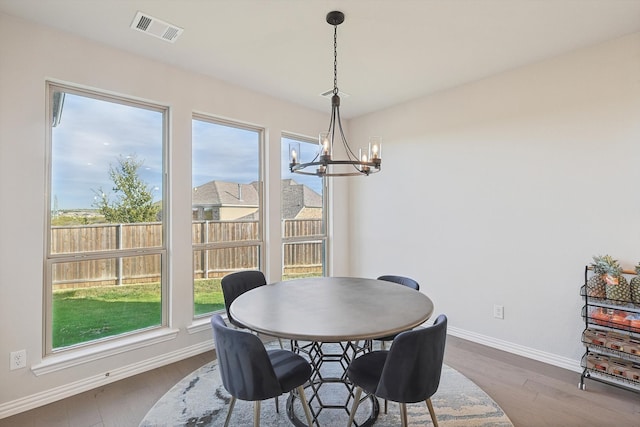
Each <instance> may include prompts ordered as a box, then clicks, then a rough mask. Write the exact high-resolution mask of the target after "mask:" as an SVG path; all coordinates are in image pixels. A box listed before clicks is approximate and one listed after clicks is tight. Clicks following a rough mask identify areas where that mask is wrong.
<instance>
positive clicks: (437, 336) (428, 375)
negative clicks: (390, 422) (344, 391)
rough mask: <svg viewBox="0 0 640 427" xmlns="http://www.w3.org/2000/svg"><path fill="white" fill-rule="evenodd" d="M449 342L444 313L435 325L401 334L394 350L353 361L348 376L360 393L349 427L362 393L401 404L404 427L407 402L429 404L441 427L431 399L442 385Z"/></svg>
mask: <svg viewBox="0 0 640 427" xmlns="http://www.w3.org/2000/svg"><path fill="white" fill-rule="evenodd" d="M446 339H447V317H446V316H445V315H444V314H441V315H440V316H438V318H437V319H436V320H435V322H434V323H433V325H431V326H427V327H425V328H421V329H414V330H412V331H406V332H401V333H400V334H398V336H397V337H396V339H395V340H394V341H393V345H392V346H391V349H389V350H378V351H372V352H371V353H367V354H364V355H362V356H360V357H358V358H357V359H355V360H353V361H352V362H351V363H350V364H349V367H348V368H347V377H348V378H349V380H350V381H351V382H352V383H353V384H354V385H355V386H356V393H355V397H354V401H353V406H352V408H351V413H350V415H349V423H348V424H347V427H351V426H353V419H354V417H355V413H356V410H357V409H358V405H359V404H360V396H361V395H362V390H364V391H365V392H367V393H369V394H373V395H374V396H377V397H380V398H382V399H385V400H390V401H392V402H398V403H400V419H401V422H402V426H403V427H406V426H407V403H416V402H421V401H425V402H426V404H427V408H428V409H429V414H430V415H431V420H432V421H433V425H434V426H436V427H437V426H438V420H437V419H436V415H435V413H434V412H433V405H432V403H431V396H433V395H434V394H435V392H436V391H437V390H438V386H439V385H440V375H441V373H442V364H443V361H444V347H445V343H446Z"/></svg>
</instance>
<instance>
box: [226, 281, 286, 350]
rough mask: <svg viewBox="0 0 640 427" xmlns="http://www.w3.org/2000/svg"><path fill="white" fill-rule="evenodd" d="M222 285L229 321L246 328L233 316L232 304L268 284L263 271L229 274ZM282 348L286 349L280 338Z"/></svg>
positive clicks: (237, 326)
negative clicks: (246, 293) (241, 296)
mask: <svg viewBox="0 0 640 427" xmlns="http://www.w3.org/2000/svg"><path fill="white" fill-rule="evenodd" d="M220 284H221V285H222V296H223V297H224V307H225V309H226V310H227V320H229V323H231V324H232V325H233V326H235V327H236V328H246V326H244V325H243V324H242V323H240V322H238V321H237V320H236V319H234V318H233V316H232V315H231V311H230V310H229V309H230V308H231V303H232V302H234V301H235V300H236V298H238V297H239V296H240V295H242V294H244V293H245V292H248V291H250V290H252V289H255V288H257V287H259V286H264V285H266V284H267V279H265V277H264V274H263V273H262V271H259V270H244V271H236V272H235V273H230V274H227V275H226V276H224V277H223V278H222V280H221V281H220ZM278 343H280V348H284V346H283V344H282V340H281V339H280V338H278Z"/></svg>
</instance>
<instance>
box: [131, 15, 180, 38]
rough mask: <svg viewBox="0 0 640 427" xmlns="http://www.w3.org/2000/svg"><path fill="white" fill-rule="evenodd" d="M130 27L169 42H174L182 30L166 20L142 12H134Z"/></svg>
mask: <svg viewBox="0 0 640 427" xmlns="http://www.w3.org/2000/svg"><path fill="white" fill-rule="evenodd" d="M131 28H133V29H134V30H138V31H141V32H143V33H146V34H149V35H150V36H154V37H157V38H159V39H162V40H164V41H168V42H170V43H173V42H175V41H176V39H177V38H178V37H179V36H180V34H182V32H183V31H184V29H183V28H180V27H176V26H175V25H173V24H169V23H168V22H164V21H162V20H160V19H157V18H154V17H152V16H149V15H147V14H146V13H142V12H138V13H136V16H135V18H133V22H132V23H131Z"/></svg>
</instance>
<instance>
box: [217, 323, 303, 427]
mask: <svg viewBox="0 0 640 427" xmlns="http://www.w3.org/2000/svg"><path fill="white" fill-rule="evenodd" d="M211 326H212V328H213V336H214V340H215V347H216V355H217V357H218V364H219V367H220V376H221V377H222V384H223V385H224V388H225V389H226V390H227V391H228V392H229V394H231V402H230V403H229V412H228V413H227V418H226V420H225V424H224V425H225V427H227V426H228V425H229V421H230V419H231V413H232V412H233V407H234V405H235V403H236V399H240V400H247V401H253V402H254V407H253V408H254V409H253V425H254V426H255V427H258V426H259V425H260V402H261V401H262V400H265V399H270V398H272V397H273V398H276V401H277V398H278V396H280V395H281V394H283V393H288V392H290V391H291V390H293V389H296V390H297V392H298V396H299V397H300V401H301V403H302V407H303V408H304V413H305V415H306V417H307V422H308V423H309V425H310V426H311V425H312V420H311V411H310V410H309V405H308V403H307V399H306V397H305V394H304V384H305V383H306V382H307V381H308V380H309V378H310V377H311V365H310V364H309V362H307V361H306V360H305V359H304V358H303V357H302V356H300V355H297V354H295V353H293V352H291V351H288V350H266V349H265V347H264V345H263V344H262V341H260V338H258V337H257V336H255V335H253V334H251V333H250V332H248V331H244V330H241V329H234V328H230V327H228V326H227V324H226V323H225V322H224V320H223V319H222V316H220V315H219V314H215V315H213V316H212V317H211ZM276 408H277V406H276Z"/></svg>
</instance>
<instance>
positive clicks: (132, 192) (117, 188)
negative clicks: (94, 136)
mask: <svg viewBox="0 0 640 427" xmlns="http://www.w3.org/2000/svg"><path fill="white" fill-rule="evenodd" d="M143 163H144V162H142V161H138V160H137V159H136V156H135V155H134V156H128V157H123V156H120V157H119V158H118V165H117V166H115V167H114V166H113V165H111V166H110V167H109V177H110V178H111V181H113V188H112V190H113V191H114V192H115V193H116V199H115V200H114V201H113V202H112V201H111V200H110V199H109V195H108V194H107V193H105V192H104V191H103V190H102V187H101V188H100V189H98V190H97V191H96V190H94V193H96V196H97V198H96V201H95V202H94V204H93V205H94V206H95V207H96V208H98V209H99V210H100V213H101V214H102V215H104V218H105V220H106V221H107V222H117V223H134V222H150V221H156V220H157V218H156V217H157V214H158V212H159V210H160V207H159V206H158V205H156V204H154V203H153V195H152V193H151V188H150V187H149V186H148V185H147V183H145V182H144V181H143V180H142V179H141V178H140V176H139V175H138V170H139V169H140V166H142V164H143Z"/></svg>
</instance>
